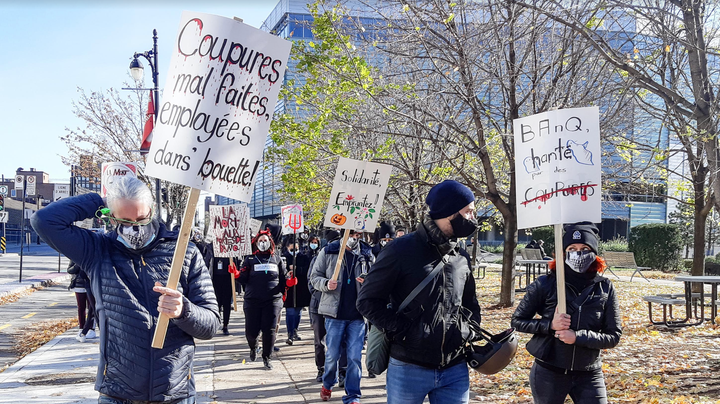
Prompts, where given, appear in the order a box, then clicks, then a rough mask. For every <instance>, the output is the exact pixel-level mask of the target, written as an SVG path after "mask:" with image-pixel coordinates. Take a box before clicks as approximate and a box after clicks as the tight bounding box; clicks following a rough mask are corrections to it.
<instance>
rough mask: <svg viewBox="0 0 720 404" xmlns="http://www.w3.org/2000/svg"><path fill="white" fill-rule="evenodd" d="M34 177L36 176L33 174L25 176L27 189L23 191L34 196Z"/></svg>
mask: <svg viewBox="0 0 720 404" xmlns="http://www.w3.org/2000/svg"><path fill="white" fill-rule="evenodd" d="M35 179H36V177H35V176H34V175H28V176H27V180H26V182H27V190H26V192H25V194H26V195H27V196H35V188H36V187H35V185H36V184H35Z"/></svg>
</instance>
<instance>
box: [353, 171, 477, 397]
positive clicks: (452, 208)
mask: <svg viewBox="0 0 720 404" xmlns="http://www.w3.org/2000/svg"><path fill="white" fill-rule="evenodd" d="M474 201H475V196H474V195H473V193H472V191H471V190H470V189H469V188H468V187H466V186H465V185H463V184H460V183H459V182H457V181H452V180H446V181H443V182H442V183H440V184H437V185H435V186H434V187H433V188H432V189H431V190H430V192H429V193H428V196H427V198H426V199H425V202H426V203H427V205H428V207H429V208H430V212H429V214H428V215H427V216H426V217H425V220H424V221H423V223H422V224H421V225H420V226H418V229H417V231H415V232H413V233H410V234H408V235H406V236H403V237H401V238H398V239H395V240H393V242H391V243H388V244H387V246H385V248H383V249H382V251H381V252H380V255H379V256H378V259H377V261H376V262H375V265H373V267H372V269H371V270H370V272H369V273H368V275H367V277H366V278H365V283H364V285H363V288H362V289H361V290H360V293H359V296H358V301H357V308H358V310H359V311H360V313H362V315H363V316H365V317H366V318H367V319H368V321H370V322H371V323H372V324H373V327H375V326H377V327H379V328H380V329H382V330H384V331H385V333H386V335H387V337H388V338H389V339H390V340H391V344H390V363H389V366H388V370H387V391H388V403H389V404H393V403H395V404H398V403H402V404H421V403H422V402H423V400H424V399H425V397H429V398H430V403H467V402H468V400H469V393H470V379H469V373H468V365H467V363H466V360H465V354H464V352H463V347H464V346H465V343H466V342H469V341H471V340H472V339H473V338H474V335H473V333H472V332H471V331H470V330H469V328H468V327H463V326H462V325H461V321H466V322H467V321H470V322H472V323H474V324H476V325H477V326H478V327H479V324H480V305H479V304H478V301H477V297H476V296H475V279H473V276H472V271H471V270H470V257H469V256H468V254H467V252H465V250H463V249H461V248H460V246H459V245H458V242H457V239H458V238H461V237H467V236H469V235H470V234H472V233H474V232H475V229H476V227H477V220H476V219H475V202H474ZM428 278H429V280H430V281H429V282H428V284H427V285H425V286H424V287H422V286H421V287H420V288H419V293H418V294H417V295H416V297H414V298H410V302H409V304H406V307H405V308H404V309H403V310H402V311H400V312H398V308H399V307H400V306H401V305H403V303H402V302H405V301H406V298H407V297H408V296H409V295H411V294H412V293H413V291H414V290H415V289H416V288H417V287H418V286H419V285H421V284H422V283H423V282H424V280H425V279H428ZM388 302H390V303H391V305H392V308H389V307H388Z"/></svg>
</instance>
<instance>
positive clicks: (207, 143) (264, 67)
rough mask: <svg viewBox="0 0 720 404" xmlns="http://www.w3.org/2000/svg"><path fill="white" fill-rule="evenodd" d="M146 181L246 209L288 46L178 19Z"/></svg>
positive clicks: (199, 19) (237, 29) (256, 34)
mask: <svg viewBox="0 0 720 404" xmlns="http://www.w3.org/2000/svg"><path fill="white" fill-rule="evenodd" d="M173 43H174V44H176V46H175V47H174V48H173V54H172V57H171V62H170V69H169V71H168V74H167V76H166V77H167V84H166V86H165V91H163V100H162V103H161V104H160V105H159V106H158V112H159V113H158V119H157V122H156V125H157V126H156V127H155V132H154V134H153V142H152V146H151V148H150V153H149V154H148V160H147V168H146V174H147V175H150V176H152V177H156V178H162V179H165V180H168V181H172V182H175V183H178V184H183V185H187V186H190V187H193V188H197V189H201V190H205V191H208V192H213V193H216V194H220V195H224V196H227V197H229V198H233V199H237V200H240V201H243V202H249V201H250V199H251V197H252V191H253V186H254V183H255V180H256V177H257V173H258V170H260V169H261V168H260V164H261V160H262V154H263V149H264V148H265V140H266V138H267V133H268V130H269V128H270V121H271V118H272V115H273V111H274V109H275V104H276V103H277V98H278V92H279V91H280V87H281V86H282V82H283V77H284V74H285V68H286V65H287V60H288V57H289V55H290V48H291V45H292V44H291V43H290V42H289V41H286V40H284V39H281V38H278V37H277V36H275V35H272V34H269V33H267V32H264V31H261V30H259V29H256V28H253V27H251V26H249V25H246V24H243V23H241V22H239V21H236V20H233V19H229V18H224V17H219V16H216V15H210V14H202V13H195V12H188V11H185V12H183V15H182V19H181V21H180V27H179V29H178V35H177V38H176V39H175V40H174V41H173Z"/></svg>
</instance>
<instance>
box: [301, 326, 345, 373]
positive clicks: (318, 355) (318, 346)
mask: <svg viewBox="0 0 720 404" xmlns="http://www.w3.org/2000/svg"><path fill="white" fill-rule="evenodd" d="M310 326H312V329H313V336H314V339H315V366H317V368H318V370H321V369H324V368H325V344H324V343H323V338H325V334H326V333H327V331H325V317H324V316H323V315H322V314H317V313H312V312H311V313H310ZM338 369H339V372H340V376H342V377H345V372H346V371H347V349H346V346H345V343H344V342H343V345H342V346H341V347H340V360H339V361H338Z"/></svg>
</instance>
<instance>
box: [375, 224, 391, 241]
mask: <svg viewBox="0 0 720 404" xmlns="http://www.w3.org/2000/svg"><path fill="white" fill-rule="evenodd" d="M384 238H395V226H394V225H393V224H392V223H386V222H380V227H378V230H377V239H378V240H382V239H384Z"/></svg>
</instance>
